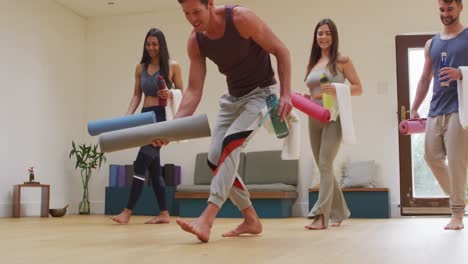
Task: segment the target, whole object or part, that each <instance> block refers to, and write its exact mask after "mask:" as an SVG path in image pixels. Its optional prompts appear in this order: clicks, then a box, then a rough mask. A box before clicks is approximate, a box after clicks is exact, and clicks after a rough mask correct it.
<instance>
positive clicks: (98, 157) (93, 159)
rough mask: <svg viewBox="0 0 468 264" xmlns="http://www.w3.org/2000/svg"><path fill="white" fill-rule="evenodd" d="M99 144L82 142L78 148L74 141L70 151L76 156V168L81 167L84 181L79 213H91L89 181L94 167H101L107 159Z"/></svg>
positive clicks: (71, 154)
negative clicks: (99, 148)
mask: <svg viewBox="0 0 468 264" xmlns="http://www.w3.org/2000/svg"><path fill="white" fill-rule="evenodd" d="M97 147H98V145H97V144H95V145H87V144H81V145H79V146H78V148H77V147H76V145H75V142H74V141H72V149H71V151H70V155H69V156H68V157H69V158H71V157H72V156H75V158H76V164H75V169H77V168H80V169H81V171H80V173H81V180H82V183H83V198H82V200H81V202H80V207H79V213H80V214H90V204H89V193H88V183H89V179H90V178H91V174H92V172H93V170H94V169H99V168H101V164H102V162H103V161H104V162H105V161H106V157H105V156H104V153H102V152H101V151H100V150H98V149H97Z"/></svg>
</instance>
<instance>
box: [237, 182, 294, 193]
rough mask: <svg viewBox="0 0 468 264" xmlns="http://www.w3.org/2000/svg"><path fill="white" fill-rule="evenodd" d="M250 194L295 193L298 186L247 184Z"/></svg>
mask: <svg viewBox="0 0 468 264" xmlns="http://www.w3.org/2000/svg"><path fill="white" fill-rule="evenodd" d="M246 187H247V190H249V192H295V191H296V186H294V185H289V184H284V183H272V184H247V185H246Z"/></svg>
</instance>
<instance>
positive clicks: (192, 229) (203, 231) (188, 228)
mask: <svg viewBox="0 0 468 264" xmlns="http://www.w3.org/2000/svg"><path fill="white" fill-rule="evenodd" d="M176 222H177V224H178V225H179V226H180V228H182V230H184V231H185V232H189V233H192V234H194V235H195V236H197V238H198V239H199V240H200V241H202V242H208V240H210V233H211V225H209V224H207V223H204V222H203V221H202V220H200V218H197V219H195V220H193V221H192V222H187V221H184V220H182V219H177V220H176Z"/></svg>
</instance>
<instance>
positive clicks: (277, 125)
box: [265, 94, 289, 138]
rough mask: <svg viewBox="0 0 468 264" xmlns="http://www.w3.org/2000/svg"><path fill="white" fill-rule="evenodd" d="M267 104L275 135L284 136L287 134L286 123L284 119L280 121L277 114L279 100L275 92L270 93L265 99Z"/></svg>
mask: <svg viewBox="0 0 468 264" xmlns="http://www.w3.org/2000/svg"><path fill="white" fill-rule="evenodd" d="M265 100H266V103H267V106H268V113H269V114H270V118H271V123H272V124H273V128H274V129H275V134H276V137H278V138H284V137H286V136H287V135H288V134H289V129H288V125H287V124H286V121H284V122H281V120H280V116H279V115H278V107H279V102H278V98H277V97H276V94H270V95H268V96H267V98H266V99H265Z"/></svg>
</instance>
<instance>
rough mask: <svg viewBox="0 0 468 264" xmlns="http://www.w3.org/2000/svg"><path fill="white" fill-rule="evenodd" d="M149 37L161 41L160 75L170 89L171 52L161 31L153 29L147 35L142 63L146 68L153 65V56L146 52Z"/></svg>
mask: <svg viewBox="0 0 468 264" xmlns="http://www.w3.org/2000/svg"><path fill="white" fill-rule="evenodd" d="M148 37H156V38H157V39H158V41H159V74H161V76H163V77H164V79H165V80H166V84H167V88H170V87H171V83H172V82H171V80H170V79H169V58H170V57H169V50H168V49H167V43H166V38H165V37H164V33H163V32H162V31H161V30H159V29H157V28H152V29H150V30H149V31H148V33H146V37H145V41H144V42H143V56H142V57H141V62H140V63H141V64H145V66H146V67H148V65H149V64H150V63H151V56H150V55H149V54H148V51H147V50H146V41H147V40H148Z"/></svg>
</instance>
